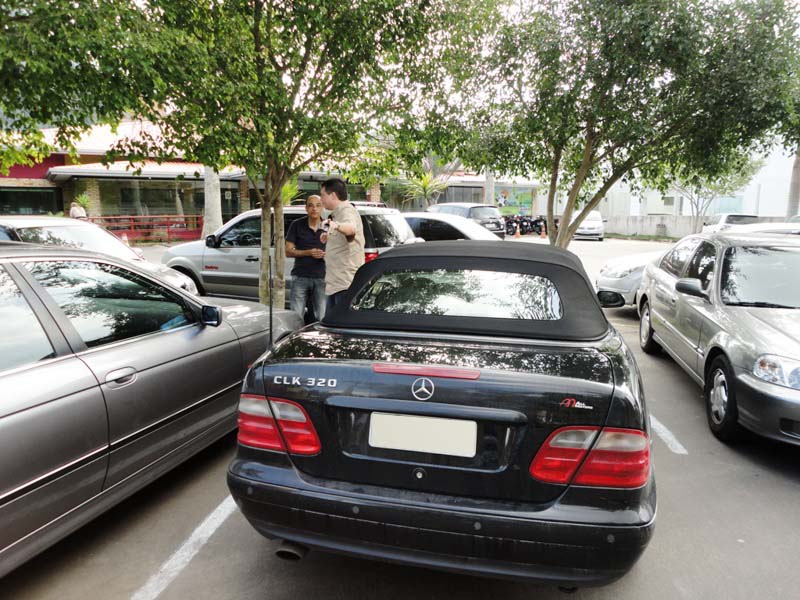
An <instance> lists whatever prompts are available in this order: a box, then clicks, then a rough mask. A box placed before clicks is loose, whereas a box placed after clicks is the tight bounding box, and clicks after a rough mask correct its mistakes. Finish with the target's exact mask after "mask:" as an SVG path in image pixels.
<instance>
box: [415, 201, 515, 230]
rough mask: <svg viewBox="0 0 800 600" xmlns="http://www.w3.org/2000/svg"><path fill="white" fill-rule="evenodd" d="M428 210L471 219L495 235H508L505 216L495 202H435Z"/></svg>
mask: <svg viewBox="0 0 800 600" xmlns="http://www.w3.org/2000/svg"><path fill="white" fill-rule="evenodd" d="M428 211H429V212H440V213H446V214H450V215H458V216H460V217H464V218H467V219H471V220H473V221H475V222H476V223H478V224H480V225H483V226H484V227H485V228H486V229H488V230H489V231H491V232H492V233H494V234H495V235H497V236H499V237H501V238H504V237H506V228H505V223H504V222H503V217H502V216H501V215H500V211H499V210H498V209H497V207H496V206H495V205H494V204H471V203H468V202H446V203H443V204H434V205H433V206H431V207H429V208H428Z"/></svg>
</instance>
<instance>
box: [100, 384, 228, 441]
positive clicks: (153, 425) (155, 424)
mask: <svg viewBox="0 0 800 600" xmlns="http://www.w3.org/2000/svg"><path fill="white" fill-rule="evenodd" d="M241 386H242V381H241V380H240V381H238V382H237V383H234V384H231V385H229V386H228V387H226V388H223V389H221V390H220V391H218V392H214V393H213V394H210V395H208V396H206V397H205V398H203V399H202V400H198V401H197V402H195V403H194V404H190V405H189V406H184V407H183V408H181V409H180V410H176V411H175V412H173V413H170V414H169V415H167V416H166V417H164V418H162V419H159V420H158V421H154V422H152V423H150V424H149V425H145V426H144V427H142V428H141V429H137V430H136V431H134V432H133V433H129V434H128V435H126V436H125V437H122V438H119V439H117V440H112V442H111V445H110V448H111V451H112V452H113V451H114V450H116V446H120V445H122V444H124V443H125V442H126V441H127V440H129V439H131V438H134V437H136V436H138V435H140V434H142V433H143V432H145V431H147V430H148V429H157V428H158V426H159V425H160V424H161V423H164V422H165V421H170V420H172V419H174V418H175V417H177V416H179V415H181V414H182V413H188V412H191V411H192V410H193V409H194V408H196V407H197V406H200V405H201V404H205V403H206V402H208V401H209V400H213V399H214V398H216V397H218V396H222V395H223V394H226V393H228V392H230V391H231V390H233V389H235V388H240V387H241Z"/></svg>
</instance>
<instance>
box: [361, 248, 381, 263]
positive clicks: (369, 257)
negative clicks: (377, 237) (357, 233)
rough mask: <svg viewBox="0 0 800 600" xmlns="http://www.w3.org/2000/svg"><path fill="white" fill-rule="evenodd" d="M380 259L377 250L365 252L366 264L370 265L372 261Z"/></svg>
mask: <svg viewBox="0 0 800 600" xmlns="http://www.w3.org/2000/svg"><path fill="white" fill-rule="evenodd" d="M376 258H378V253H377V252H376V251H375V250H365V251H364V262H365V263H368V262H369V261H371V260H375V259H376Z"/></svg>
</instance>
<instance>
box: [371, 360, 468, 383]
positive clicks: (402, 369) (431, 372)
mask: <svg viewBox="0 0 800 600" xmlns="http://www.w3.org/2000/svg"><path fill="white" fill-rule="evenodd" d="M372 371H373V372H375V373H388V374H390V375H414V376H416V377H441V378H443V379H472V380H474V379H480V376H481V372H480V371H479V370H478V369H460V368H458V367H426V366H423V365H415V364H408V363H375V364H373V365H372Z"/></svg>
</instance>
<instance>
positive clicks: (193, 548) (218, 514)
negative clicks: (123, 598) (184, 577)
mask: <svg viewBox="0 0 800 600" xmlns="http://www.w3.org/2000/svg"><path fill="white" fill-rule="evenodd" d="M235 508H236V503H235V502H234V501H233V498H231V497H230V496H228V497H227V498H225V500H224V501H223V502H222V504H220V505H219V506H217V508H215V509H214V511H213V512H212V513H211V514H210V515H208V516H207V517H206V518H205V520H204V521H203V522H202V523H200V525H199V526H198V527H197V529H195V530H194V531H193V532H192V535H190V536H189V539H187V540H186V541H185V542H184V543H183V545H182V546H181V547H180V548H178V549H177V550H176V551H175V553H174V554H173V555H172V556H170V557H169V559H168V560H167V562H165V563H164V564H163V565H161V568H160V569H159V570H158V572H157V573H155V574H154V575H153V576H152V577H150V579H148V580H147V583H145V584H144V586H142V587H141V588H139V590H138V591H137V592H136V593H135V594H134V595H133V596H131V600H155V598H158V597H159V596H160V595H161V592H163V591H164V590H165V589H166V588H167V586H168V585H169V584H170V583H172V580H173V579H175V578H176V577H177V576H178V575H180V573H181V571H183V569H184V568H186V565H188V564H189V562H190V561H191V560H192V559H193V558H194V555H195V554H197V553H198V552H199V551H200V549H201V548H202V547H203V546H204V545H205V543H206V542H207V541H208V539H209V538H210V537H211V536H212V535H213V534H214V532H215V531H216V530H217V528H219V526H220V525H222V524H223V523H224V522H225V519H227V518H228V517H229V516H230V515H231V513H233V511H234V509H235Z"/></svg>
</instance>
